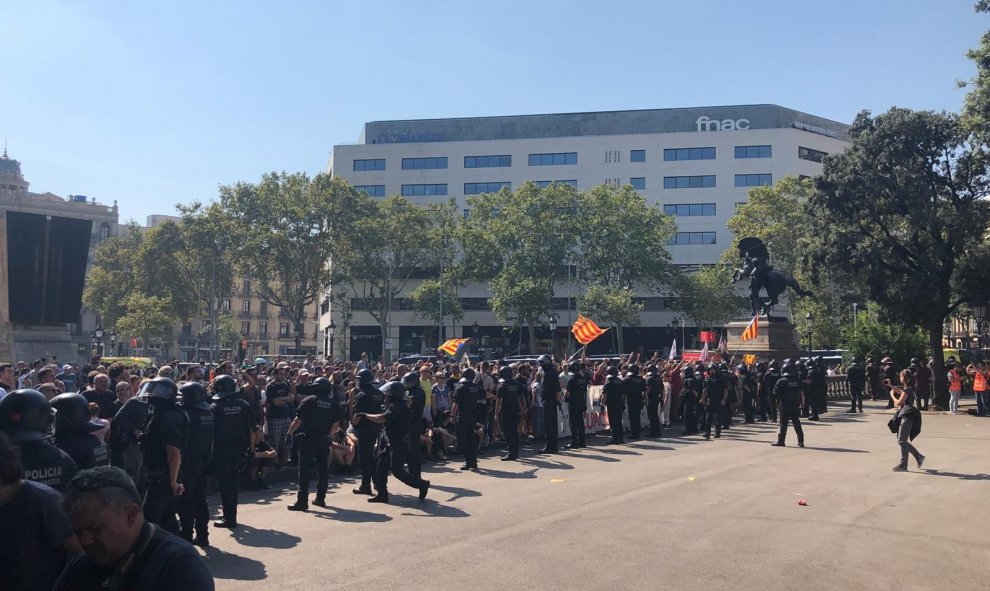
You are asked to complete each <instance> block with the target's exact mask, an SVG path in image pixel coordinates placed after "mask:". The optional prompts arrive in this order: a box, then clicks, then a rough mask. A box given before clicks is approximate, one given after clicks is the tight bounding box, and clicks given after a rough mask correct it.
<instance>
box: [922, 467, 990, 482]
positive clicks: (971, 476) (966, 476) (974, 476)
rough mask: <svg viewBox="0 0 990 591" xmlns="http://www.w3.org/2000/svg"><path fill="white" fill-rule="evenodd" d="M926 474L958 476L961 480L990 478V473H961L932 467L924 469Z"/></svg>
mask: <svg viewBox="0 0 990 591" xmlns="http://www.w3.org/2000/svg"><path fill="white" fill-rule="evenodd" d="M924 473H925V474H928V475H930V476H948V477H950V478H958V479H960V480H990V474H983V473H980V474H961V473H959V472H943V471H942V470H935V469H932V468H927V469H926V470H924Z"/></svg>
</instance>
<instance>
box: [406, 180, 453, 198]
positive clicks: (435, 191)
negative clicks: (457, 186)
mask: <svg viewBox="0 0 990 591" xmlns="http://www.w3.org/2000/svg"><path fill="white" fill-rule="evenodd" d="M446 194H447V185H446V183H445V184H442V185H402V196H403V197H418V196H420V195H446Z"/></svg>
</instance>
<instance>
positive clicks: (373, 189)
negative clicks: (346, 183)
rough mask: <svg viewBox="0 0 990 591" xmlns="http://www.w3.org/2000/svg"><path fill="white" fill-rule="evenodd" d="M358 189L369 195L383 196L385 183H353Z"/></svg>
mask: <svg viewBox="0 0 990 591" xmlns="http://www.w3.org/2000/svg"><path fill="white" fill-rule="evenodd" d="M354 188H355V189H357V190H358V191H364V192H365V193H367V194H368V195H369V196H371V197H384V196H385V185H354Z"/></svg>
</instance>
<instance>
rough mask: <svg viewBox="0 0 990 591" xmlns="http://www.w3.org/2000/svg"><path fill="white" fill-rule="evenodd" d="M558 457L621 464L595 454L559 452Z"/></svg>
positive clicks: (616, 459) (617, 459) (616, 460)
mask: <svg viewBox="0 0 990 591" xmlns="http://www.w3.org/2000/svg"><path fill="white" fill-rule="evenodd" d="M664 449H670V448H664ZM560 455H562V456H567V457H571V458H584V459H586V460H597V461H599V462H621V461H622V460H620V459H619V458H610V457H608V456H599V455H595V454H586V453H579V452H560Z"/></svg>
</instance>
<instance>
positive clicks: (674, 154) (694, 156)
mask: <svg viewBox="0 0 990 591" xmlns="http://www.w3.org/2000/svg"><path fill="white" fill-rule="evenodd" d="M663 159H664V161H666V162H672V161H675V160H714V159H715V148H667V149H666V150H664V151H663Z"/></svg>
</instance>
